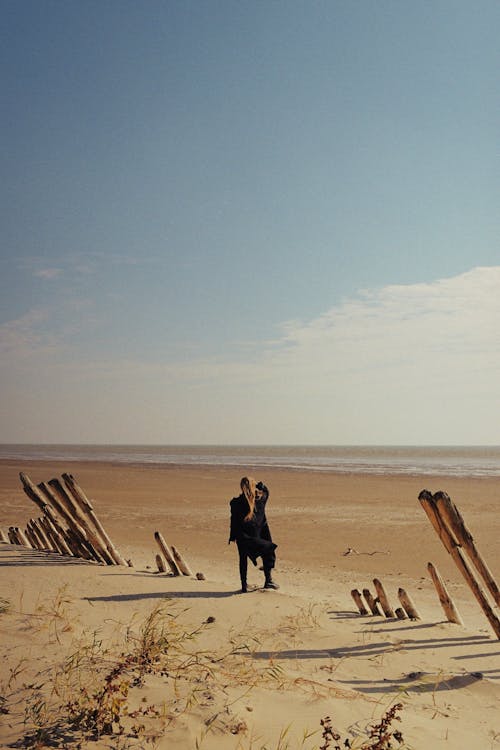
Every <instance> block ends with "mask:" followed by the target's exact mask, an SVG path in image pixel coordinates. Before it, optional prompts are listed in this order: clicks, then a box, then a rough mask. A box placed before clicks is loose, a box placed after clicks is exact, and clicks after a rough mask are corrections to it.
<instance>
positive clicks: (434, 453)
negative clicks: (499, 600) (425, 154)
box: [0, 444, 500, 477]
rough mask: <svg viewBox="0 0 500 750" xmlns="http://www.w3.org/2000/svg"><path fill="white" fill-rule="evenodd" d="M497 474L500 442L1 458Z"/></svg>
mask: <svg viewBox="0 0 500 750" xmlns="http://www.w3.org/2000/svg"><path fill="white" fill-rule="evenodd" d="M1 459H7V460H14V461H66V462H71V461H73V462H76V461H92V462H99V461H102V462H112V463H114V464H129V465H156V466H162V465H179V466H220V467H240V468H241V469H245V470H246V469H252V468H256V469H259V468H277V469H288V470H294V469H295V470H298V469H300V470H302V471H311V472H320V471H323V472H324V471H329V472H335V473H338V474H403V475H409V476H421V475H440V476H453V477H500V446H483V447H481V446H474V447H467V446H448V447H446V446H425V447H422V446H328V445H317V446H311V445H307V446H300V445H272V446H267V445H259V446H257V445H237V446H234V445H231V446H225V445H26V444H23V445H8V444H0V460H1Z"/></svg>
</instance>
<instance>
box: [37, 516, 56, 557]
mask: <svg viewBox="0 0 500 750" xmlns="http://www.w3.org/2000/svg"><path fill="white" fill-rule="evenodd" d="M31 525H32V528H33V531H34V533H35V534H36V536H37V538H38V539H39V540H40V543H41V545H42V549H46V550H48V551H49V552H56V550H55V548H54V547H53V546H52V543H51V542H50V540H49V539H48V538H47V535H46V533H45V531H44V529H43V527H42V524H41V522H40V519H39V518H38V519H36V518H32V519H31Z"/></svg>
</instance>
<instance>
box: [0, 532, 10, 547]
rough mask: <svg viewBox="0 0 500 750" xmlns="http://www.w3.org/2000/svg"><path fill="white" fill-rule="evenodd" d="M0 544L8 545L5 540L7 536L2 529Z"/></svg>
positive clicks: (7, 541)
mask: <svg viewBox="0 0 500 750" xmlns="http://www.w3.org/2000/svg"><path fill="white" fill-rule="evenodd" d="M0 542H3V543H4V544H8V543H9V540H8V539H7V535H6V533H5V531H4V530H3V529H0Z"/></svg>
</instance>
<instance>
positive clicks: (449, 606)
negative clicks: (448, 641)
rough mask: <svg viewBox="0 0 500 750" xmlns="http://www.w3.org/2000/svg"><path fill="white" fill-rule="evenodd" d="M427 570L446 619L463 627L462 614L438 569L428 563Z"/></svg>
mask: <svg viewBox="0 0 500 750" xmlns="http://www.w3.org/2000/svg"><path fill="white" fill-rule="evenodd" d="M427 570H428V571H429V573H430V576H431V578H432V582H433V583H434V586H435V587H436V591H437V594H438V597H439V601H440V603H441V606H442V608H443V610H444V613H445V615H446V619H447V620H448V622H454V623H456V624H457V625H462V626H463V624H464V622H463V620H462V618H461V617H460V614H459V612H458V610H457V608H456V607H455V604H454V603H453V599H452V598H451V596H450V595H449V593H448V591H447V590H446V586H445V584H444V581H443V579H442V578H441V576H440V575H439V572H438V570H437V568H436V567H434V565H433V564H432V563H431V562H430V563H427Z"/></svg>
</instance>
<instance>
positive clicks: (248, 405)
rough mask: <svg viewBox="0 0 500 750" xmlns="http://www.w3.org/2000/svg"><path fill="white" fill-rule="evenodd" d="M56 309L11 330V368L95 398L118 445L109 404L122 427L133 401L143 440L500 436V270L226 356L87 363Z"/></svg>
mask: <svg viewBox="0 0 500 750" xmlns="http://www.w3.org/2000/svg"><path fill="white" fill-rule="evenodd" d="M48 315H49V313H48V311H43V310H34V311H32V312H31V313H29V314H28V315H26V316H24V317H23V318H20V319H19V320H17V321H12V322H11V323H9V324H6V325H4V326H3V327H2V328H0V351H1V353H2V357H3V360H4V362H9V361H10V363H11V365H12V367H11V372H15V367H16V363H17V364H20V366H22V365H23V362H24V363H25V364H27V366H25V367H24V373H25V375H26V373H30V377H31V373H33V374H32V381H33V388H32V398H34V397H35V396H34V394H35V393H37V392H39V393H40V397H39V400H40V401H41V400H42V399H43V398H44V394H43V392H42V390H41V389H42V386H43V382H46V383H50V386H47V387H49V388H50V390H51V391H52V392H56V393H57V397H58V398H63V394H65V398H66V399H67V402H68V403H72V404H74V403H77V402H78V403H79V404H81V405H82V406H81V419H82V420H83V421H84V422H85V423H86V424H87V425H88V439H94V440H101V439H103V440H106V439H108V437H107V435H106V433H105V432H104V433H103V434H102V435H99V436H97V435H95V436H93V435H92V430H93V429H94V428H95V427H94V426H95V424H96V423H97V422H96V421H95V420H96V418H97V412H96V414H94V412H95V411H96V410H97V409H98V408H99V409H101V411H102V413H103V414H104V413H105V414H106V415H107V419H109V421H110V423H113V424H115V425H120V424H121V421H122V413H123V409H124V405H126V411H127V423H128V424H129V425H130V432H129V433H127V434H122V435H116V434H115V433H113V435H114V439H120V440H123V441H130V442H141V441H146V442H151V441H152V442H154V441H159V442H161V441H162V440H166V439H168V440H171V441H174V442H175V441H176V440H183V441H188V442H189V441H193V442H197V439H198V438H200V436H203V438H204V439H205V440H209V441H210V440H212V441H213V442H217V441H236V442H238V441H239V442H243V443H244V442H259V441H260V442H295V443H301V442H338V443H350V442H354V443H355V442H361V443H371V442H394V443H398V442H410V443H411V442H414V443H419V442H422V443H426V442H427V443H429V442H435V443H442V442H444V443H456V442H461V443H464V444H467V443H474V442H475V443H477V442H485V443H487V442H494V441H495V440H497V439H498V427H497V416H496V415H497V414H498V409H499V408H500V393H499V386H498V373H499V372H500V333H499V330H500V328H499V323H500V266H498V267H492V268H475V269H473V270H471V271H469V272H467V273H464V274H461V275H459V276H455V277H452V278H447V279H440V280H437V281H433V282H429V283H419V284H410V285H388V286H385V287H382V288H379V289H368V290H364V291H361V292H360V293H359V294H358V295H357V296H356V297H354V298H351V299H346V300H343V301H342V302H340V303H339V304H336V305H334V306H333V307H331V308H330V309H329V310H327V311H325V313H324V314H323V315H321V316H319V317H317V318H315V319H313V320H310V321H308V322H300V321H289V322H287V323H286V324H284V325H283V326H282V327H281V328H280V333H279V335H278V336H277V337H276V338H275V340H273V341H266V342H260V344H259V342H256V345H255V347H254V348H253V349H252V350H247V349H246V348H243V350H242V349H241V347H239V346H238V347H236V345H235V347H234V349H233V350H232V351H231V350H228V351H227V355H226V356H225V357H224V358H223V359H222V358H220V357H216V356H213V357H207V358H204V359H201V358H195V357H191V358H190V359H189V361H186V358H185V354H184V359H183V361H180V360H176V359H175V358H173V357H172V358H171V359H170V360H169V361H166V359H165V360H164V361H158V358H157V356H156V358H153V357H151V359H149V360H148V358H147V357H144V352H143V355H142V356H141V358H139V357H138V356H136V355H135V354H134V352H133V350H132V351H131V352H130V354H129V356H128V357H127V358H126V359H125V358H121V359H116V358H113V357H111V356H109V357H108V358H107V359H104V358H102V357H98V356H97V355H95V356H94V357H93V356H92V354H91V353H90V352H89V351H87V353H86V356H85V358H83V359H82V357H81V356H78V354H79V353H78V350H77V349H75V350H73V351H72V352H71V356H68V354H67V353H66V355H65V347H66V346H67V339H66V338H65V336H64V335H63V332H62V331H61V333H60V334H59V337H58V338H57V337H56V336H55V334H52V335H49V333H48V332H46V333H44V331H45V330H46V328H47V326H48V324H49V323H50V321H49V320H48V319H47V316H48ZM50 330H51V328H50V326H49V327H48V328H47V331H50ZM51 347H52V348H51ZM54 351H55V352H56V354H58V355H62V356H54ZM29 352H31V353H32V354H33V358H32V359H31V360H29V359H28V354H29ZM3 355H7V356H6V357H4V356H3ZM242 355H243V356H242ZM30 362H31V363H33V362H35V364H38V363H40V362H42V363H43V365H44V367H43V368H38V369H37V368H33V367H32V366H31V364H29V363H30ZM42 370H43V376H42ZM44 379H45V380H44ZM10 380H11V382H13V383H15V382H16V381H15V378H12V377H11V378H10ZM55 384H59V385H58V386H57V387H55ZM75 394H76V395H75ZM18 399H19V401H21V400H22V398H21V393H19V395H18ZM242 414H243V415H244V419H243V420H242V422H241V426H238V425H239V422H240V416H241V415H242ZM99 419H100V423H101V425H102V427H101V429H102V430H104V431H105V424H104V422H103V418H102V414H101V417H99ZM141 425H142V426H141ZM114 429H115V431H116V429H117V428H114ZM73 439H76V438H73Z"/></svg>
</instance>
